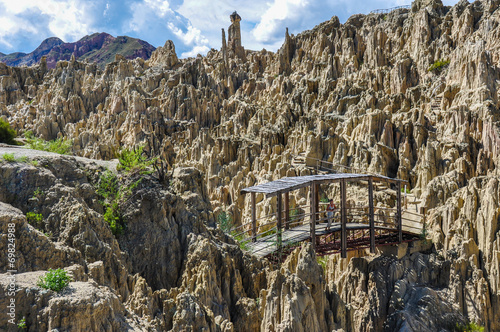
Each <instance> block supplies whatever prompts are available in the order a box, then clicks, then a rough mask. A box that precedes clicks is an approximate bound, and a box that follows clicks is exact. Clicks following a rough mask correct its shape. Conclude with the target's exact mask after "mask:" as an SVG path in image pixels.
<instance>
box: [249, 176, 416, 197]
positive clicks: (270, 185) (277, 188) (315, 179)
mask: <svg viewBox="0 0 500 332" xmlns="http://www.w3.org/2000/svg"><path fill="white" fill-rule="evenodd" d="M343 179H347V180H351V181H352V180H369V179H372V180H373V181H378V182H393V183H397V182H407V181H405V180H400V179H394V178H389V177H387V176H383V175H370V174H353V173H335V174H323V175H307V176H294V177H286V178H282V179H279V180H276V181H271V182H267V183H262V184H259V185H256V186H252V187H248V188H244V189H242V190H241V193H242V194H246V193H263V194H266V196H267V197H272V196H276V195H278V194H279V193H285V192H288V191H292V190H297V189H300V188H303V187H307V186H309V185H311V184H312V183H330V182H338V181H341V180H343Z"/></svg>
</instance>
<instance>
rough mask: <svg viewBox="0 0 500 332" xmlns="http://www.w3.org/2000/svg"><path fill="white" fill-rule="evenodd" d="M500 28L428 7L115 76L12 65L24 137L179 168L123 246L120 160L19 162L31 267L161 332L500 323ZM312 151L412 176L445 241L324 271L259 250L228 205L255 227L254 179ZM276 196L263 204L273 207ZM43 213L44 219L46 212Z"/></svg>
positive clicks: (8, 167)
mask: <svg viewBox="0 0 500 332" xmlns="http://www.w3.org/2000/svg"><path fill="white" fill-rule="evenodd" d="M499 36H500V11H499V10H498V2H497V1H486V0H484V1H483V0H482V1H476V2H473V3H468V2H467V1H460V2H459V3H457V4H456V5H455V6H453V7H447V6H444V5H443V4H442V2H441V1H436V0H422V1H415V2H414V3H413V4H412V7H411V9H409V10H408V9H398V10H395V11H392V12H390V13H388V14H370V15H354V16H352V17H351V18H349V19H348V20H347V21H346V22H345V23H343V24H341V23H340V21H339V19H338V18H337V17H332V19H331V20H329V21H327V22H323V23H321V24H319V25H318V26H316V27H315V28H313V29H311V30H308V31H305V32H302V33H300V34H298V35H296V36H295V35H289V34H288V33H285V34H284V38H285V39H284V44H283V46H282V48H281V49H280V50H278V51H277V52H276V53H274V52H269V51H266V50H262V51H259V52H254V51H248V50H246V51H245V56H244V57H238V56H229V57H227V58H226V59H225V58H224V56H223V54H222V52H219V51H216V50H212V51H210V52H209V53H208V55H207V56H206V57H201V56H199V57H196V58H189V59H178V58H177V55H176V53H175V47H174V45H173V43H172V42H170V41H167V42H166V43H165V46H164V47H161V48H158V49H157V50H156V51H155V52H154V53H153V54H152V56H151V58H150V60H148V61H144V60H140V59H139V60H132V61H131V60H125V59H121V58H117V59H116V61H114V62H113V63H110V64H108V65H107V66H106V67H105V68H104V69H103V70H101V69H99V68H98V67H97V66H95V65H93V64H85V63H81V62H78V61H69V62H65V61H62V62H59V63H57V65H56V67H55V68H54V69H50V70H49V69H47V66H46V64H45V65H44V64H43V63H41V64H40V65H39V66H35V67H31V68H11V67H7V66H5V65H3V64H0V116H2V118H5V119H6V120H8V121H9V122H10V123H11V125H12V126H13V127H14V128H15V129H17V130H18V131H19V132H21V133H22V132H25V131H27V130H32V131H33V133H34V134H35V135H37V136H40V137H42V138H45V139H55V138H57V137H62V136H64V137H67V138H70V139H72V140H73V146H72V149H73V153H74V154H75V155H77V156H82V157H87V158H93V159H103V160H109V159H112V158H114V157H115V152H116V151H118V150H119V149H120V148H123V147H127V148H131V147H136V146H139V145H143V146H145V150H146V152H147V153H150V154H152V155H157V156H159V158H161V159H162V160H164V161H165V163H166V165H167V168H168V171H169V176H170V177H171V181H170V183H169V184H168V186H167V185H166V184H165V183H160V182H158V181H156V180H154V179H153V178H148V179H146V180H144V182H143V184H142V185H141V186H139V187H138V188H137V191H136V193H137V195H135V196H134V199H133V200H132V201H131V202H129V204H127V205H126V206H124V215H125V216H126V217H127V218H128V220H129V221H128V225H129V232H127V233H126V234H124V235H123V236H121V237H118V238H115V237H114V236H113V235H112V233H111V231H110V229H109V227H108V226H107V224H106V223H105V222H104V220H103V212H104V211H103V209H102V206H101V205H100V204H99V198H98V197H97V196H96V193H95V188H94V187H93V180H92V178H93V177H95V176H96V175H95V174H99V172H102V169H101V170H99V168H98V167H97V166H95V167H94V166H93V167H90V166H88V165H87V166H85V165H80V164H79V163H78V162H76V161H74V160H72V159H66V157H61V158H60V159H54V160H51V161H50V162H49V163H48V164H47V165H48V167H35V166H32V165H30V164H27V163H7V162H2V164H1V165H0V175H1V177H0V184H1V185H2V187H1V188H2V191H0V201H1V202H3V203H2V205H0V211H2V213H1V214H0V218H3V219H2V220H11V219H12V220H14V221H15V223H16V225H18V226H16V227H19V234H20V238H19V241H22V243H24V244H25V246H24V245H23V247H25V251H23V252H21V253H20V256H19V262H22V268H20V271H21V272H23V273H30V272H32V271H40V270H46V269H47V268H51V267H59V266H60V267H69V266H72V265H74V264H77V265H80V266H82V267H83V270H84V271H83V273H84V274H85V275H87V277H88V278H89V280H90V279H92V280H94V281H95V282H96V283H97V285H98V286H96V287H107V291H109V292H111V293H113V294H115V295H116V296H117V297H118V299H119V301H120V303H122V304H124V309H117V310H118V312H126V314H124V315H125V316H126V317H128V316H127V315H128V314H130V315H133V316H134V317H135V318H134V319H135V322H136V323H137V324H138V325H133V326H141V327H144V328H150V329H158V330H171V329H174V330H183V329H189V328H198V327H202V326H203V327H204V328H205V329H207V330H228V331H230V330H231V329H233V330H235V331H236V330H238V331H245V330H248V331H257V330H260V329H263V330H270V331H278V330H301V329H303V330H318V331H323V330H333V329H344V330H345V331H348V330H356V331H357V330H359V331H367V330H387V331H392V330H404V331H409V330H414V331H418V330H422V329H429V330H435V329H449V326H451V325H447V324H452V323H453V322H455V323H457V322H458V323H465V322H466V321H476V322H478V323H479V324H481V325H484V326H485V327H486V328H487V329H488V330H491V331H494V330H498V329H500V315H499V313H498V310H495V308H496V309H498V308H499V306H500V302H499V301H500V300H499V299H500V291H499V285H500V272H499V267H498V266H499V261H500V254H499V253H500V247H499V246H500V244H499V240H498V238H499V234H500V228H499V227H500V224H499V222H498V220H499V216H500V212H499V211H500V208H499V194H498V177H499V173H498V167H497V166H498V164H499V162H500V159H499V158H500V157H499V155H500V154H499V150H498V149H499V146H500V133H499V124H498V123H499V122H498V121H499V118H498V114H499V106H500V104H499V102H500V99H499V95H498V86H497V85H498V82H500V80H499V78H500V72H499V70H498V67H499V61H500V53H499V45H500V44H499V42H498V40H499ZM439 61H442V63H446V62H447V61H449V63H448V64H447V65H439ZM431 65H434V67H436V69H434V70H429V68H430V67H431ZM294 154H301V155H303V156H306V157H310V158H317V159H322V160H324V161H328V162H333V163H335V164H338V165H342V166H347V167H351V169H363V170H366V171H369V172H376V173H379V174H382V175H388V176H398V177H400V178H402V179H406V180H408V181H409V182H410V187H411V188H412V190H413V193H414V194H415V195H416V197H417V198H418V199H420V200H421V201H422V202H423V204H425V205H426V206H427V208H428V216H427V221H428V225H429V232H430V237H431V238H432V242H433V244H434V246H433V248H434V249H429V248H427V249H426V250H427V251H425V250H424V251H423V252H421V253H413V254H412V255H409V256H405V257H403V258H402V259H400V260H397V259H388V258H384V257H381V256H377V257H363V255H364V254H363V253H356V254H352V256H351V259H348V260H344V261H342V260H340V259H338V258H336V257H332V258H330V259H329V260H328V263H327V265H326V269H325V271H324V275H323V274H322V273H321V271H320V270H321V268H320V267H319V266H318V265H317V263H316V262H315V260H314V259H313V256H312V254H311V253H310V252H309V249H307V247H305V248H304V249H303V250H302V251H297V252H296V253H294V254H293V255H292V256H290V258H289V259H288V260H287V261H286V262H284V264H283V265H282V266H280V267H279V269H277V268H275V267H272V266H271V265H269V264H268V263H266V262H258V261H255V259H252V258H249V257H248V256H246V255H244V254H243V253H241V251H240V249H239V248H237V246H236V244H235V243H234V241H232V240H231V239H230V238H229V237H227V236H225V235H223V234H221V233H220V232H219V231H217V230H215V229H214V226H215V218H214V214H215V216H216V215H217V213H218V212H219V211H227V212H228V213H230V214H231V215H232V217H233V220H234V222H235V223H236V224H239V223H243V222H246V221H248V220H249V218H250V208H249V201H250V200H249V199H248V198H245V197H244V196H242V195H240V191H241V189H242V188H245V187H248V186H252V185H255V184H257V183H263V182H267V181H271V180H275V179H278V178H281V177H284V176H297V175H308V174H311V170H310V169H309V168H308V164H309V166H313V164H314V161H312V159H308V161H306V164H305V165H303V164H296V163H293V155H294ZM92 174H94V175H92ZM132 180H133V179H124V181H132ZM37 188H40V189H41V190H43V191H44V192H45V193H46V194H45V195H44V196H40V197H34V192H35V190H36V189H37ZM307 197H308V193H307V191H305V190H299V191H297V192H294V193H293V194H292V195H290V202H291V203H292V204H298V203H299V202H304V203H307ZM376 197H377V199H378V200H379V203H383V204H386V203H387V202H388V201H390V199H391V198H390V195H389V198H387V197H382V195H378V194H377V195H376ZM273 203H274V201H273V200H272V199H265V198H264V197H262V196H260V195H257V208H256V210H257V217H260V216H264V215H268V214H271V213H274V212H275V204H273ZM34 209H37V211H39V212H40V213H41V214H42V215H43V217H44V225H43V229H41V228H40V227H38V228H40V229H38V228H36V227H33V226H32V225H29V224H28V223H27V222H26V219H25V217H24V215H25V214H26V213H27V212H29V211H31V210H34ZM5 231H6V230H5V229H2V234H5ZM43 232H45V233H48V232H51V233H52V236H51V237H47V236H45V235H44V234H43ZM429 241H430V240H429ZM0 246H1V244H0ZM37 248H39V249H37ZM40 248H43V249H40ZM0 264H1V262H0ZM310 271H316V272H314V273H312V272H310ZM228 279H229V280H230V281H227V280H228ZM99 294H101V295H102V296H101V295H99V296H100V297H105V298H109V301H112V300H111V298H112V296H111V295H110V296H108V295H107V293H106V292H104V291H102V292H101V293H99ZM447 299H452V300H447ZM113 301H114V300H113ZM120 310H122V311H120ZM123 310H125V311H123ZM106 315H107V314H103V317H106ZM438 315H441V317H445V318H443V319H440V318H439V316H438ZM30 317H32V316H30ZM29 319H33V321H34V318H29ZM47 319H48V318H47ZM82 319H83V318H82ZM127 319H128V318H127ZM30 322H31V321H30ZM46 322H47V323H46V324H48V320H46ZM126 323H127V322H126ZM61 324H63V323H61ZM120 324H121V323H120ZM127 324H131V323H127ZM51 326H52V325H51ZM61 326H63V325H61ZM109 326H113V327H112V329H115V328H117V327H116V326H119V325H112V324H111V325H109ZM131 326H132V325H131Z"/></svg>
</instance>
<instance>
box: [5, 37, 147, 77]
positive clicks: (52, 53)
mask: <svg viewBox="0 0 500 332" xmlns="http://www.w3.org/2000/svg"><path fill="white" fill-rule="evenodd" d="M154 50H155V47H154V46H152V45H151V44H149V43H148V42H146V41H143V40H140V39H137V38H132V37H128V36H117V37H113V36H112V35H110V34H108V33H105V32H100V33H93V34H91V35H87V36H84V37H82V38H81V39H80V40H78V41H76V42H73V43H65V42H64V41H63V40H61V39H60V38H57V37H50V38H47V39H45V40H44V41H42V43H41V44H40V45H39V46H38V47H37V48H36V49H35V50H34V51H32V52H30V53H23V52H14V53H10V54H3V53H0V62H3V63H5V64H6V65H8V66H11V67H20V66H32V65H34V64H37V63H39V62H40V60H41V58H42V57H43V56H46V57H47V67H48V68H55V66H56V63H57V61H59V60H69V59H71V56H72V55H74V56H75V58H77V59H80V60H87V61H90V62H96V63H97V64H98V65H99V66H100V67H104V65H105V64H107V63H109V62H111V61H113V59H114V57H115V55H116V54H121V55H123V56H124V57H125V58H127V59H135V58H137V57H139V58H143V59H144V60H147V59H149V57H150V56H151V53H152V52H153V51H154Z"/></svg>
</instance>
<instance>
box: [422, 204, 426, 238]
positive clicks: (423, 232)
mask: <svg viewBox="0 0 500 332" xmlns="http://www.w3.org/2000/svg"><path fill="white" fill-rule="evenodd" d="M420 214H421V215H422V235H423V237H427V218H426V214H427V208H426V207H425V206H421V207H420Z"/></svg>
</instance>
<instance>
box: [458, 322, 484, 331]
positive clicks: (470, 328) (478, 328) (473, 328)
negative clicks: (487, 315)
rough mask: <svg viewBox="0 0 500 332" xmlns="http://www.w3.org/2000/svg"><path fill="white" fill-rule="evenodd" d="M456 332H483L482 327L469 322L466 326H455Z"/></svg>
mask: <svg viewBox="0 0 500 332" xmlns="http://www.w3.org/2000/svg"><path fill="white" fill-rule="evenodd" d="M455 331H456V332H484V326H481V325H479V324H477V323H475V322H469V323H467V324H466V325H462V324H458V323H457V325H456V326H455Z"/></svg>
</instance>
